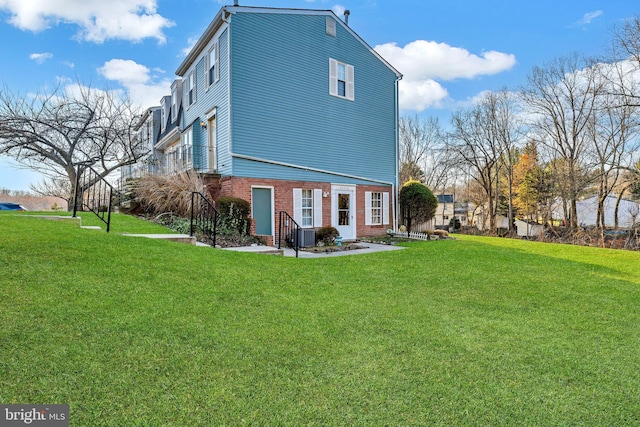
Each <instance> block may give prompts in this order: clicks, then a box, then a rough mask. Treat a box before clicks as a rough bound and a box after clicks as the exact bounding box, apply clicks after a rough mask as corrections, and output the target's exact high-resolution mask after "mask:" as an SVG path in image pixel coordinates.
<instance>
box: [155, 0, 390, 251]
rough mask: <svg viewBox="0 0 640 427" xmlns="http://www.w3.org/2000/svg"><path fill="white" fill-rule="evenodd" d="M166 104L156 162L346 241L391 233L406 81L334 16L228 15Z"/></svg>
mask: <svg viewBox="0 0 640 427" xmlns="http://www.w3.org/2000/svg"><path fill="white" fill-rule="evenodd" d="M176 75H177V76H178V78H177V79H176V81H175V82H174V83H173V85H172V87H171V95H169V96H166V97H164V98H163V99H162V100H161V106H160V113H159V114H160V116H161V119H160V121H161V126H160V131H159V134H158V137H157V142H156V145H155V150H156V151H155V156H156V158H157V159H158V161H159V163H160V165H161V169H162V170H163V171H164V173H172V172H177V171H184V170H193V171H195V172H197V173H199V174H201V175H202V176H203V177H204V178H205V182H206V184H207V187H208V191H209V193H210V194H211V196H212V197H213V198H214V199H215V198H217V197H220V196H233V197H240V198H243V199H245V200H248V201H250V203H251V207H252V216H253V218H254V229H253V232H254V233H255V234H256V235H263V236H266V237H267V239H268V238H269V236H271V237H273V236H274V234H275V226H276V224H275V222H276V214H277V212H279V211H286V212H288V213H289V214H290V215H291V216H292V217H293V218H294V219H295V220H296V222H298V224H300V225H301V226H302V227H305V228H316V229H317V228H319V227H323V226H334V227H336V228H337V229H338V231H339V232H340V235H341V236H342V237H343V239H345V240H349V239H355V238H357V237H361V236H371V235H380V234H384V233H385V232H386V230H387V229H389V228H394V227H395V223H396V221H395V217H396V212H397V209H396V203H397V202H396V199H397V198H396V193H397V188H398V131H397V122H398V81H399V80H400V79H401V77H402V76H401V74H400V73H399V72H398V71H397V70H395V69H394V68H393V67H392V66H391V65H389V63H387V62H386V61H385V60H384V59H383V58H382V57H381V56H380V55H378V54H377V53H376V52H375V51H374V50H373V49H372V48H371V47H370V46H369V45H368V44H367V43H366V42H365V41H364V40H362V39H361V38H360V37H359V36H358V35H357V34H356V33H355V32H354V31H353V30H352V29H351V28H350V27H349V26H348V25H347V23H346V22H344V21H343V20H342V19H340V18H338V17H337V16H336V15H335V14H334V13H333V12H332V11H329V10H306V9H305V10H303V9H275V8H273V9H272V8H258V7H246V6H225V7H223V8H222V9H220V11H219V12H218V14H217V15H216V16H215V18H214V19H213V21H212V22H211V24H210V25H209V27H208V28H207V29H206V31H205V32H204V34H203V35H202V36H201V37H200V39H199V40H198V42H197V43H196V44H195V46H194V47H193V49H192V50H191V52H190V53H189V54H188V55H187V57H186V58H185V59H184V61H183V62H182V64H180V66H179V67H178V69H177V71H176Z"/></svg>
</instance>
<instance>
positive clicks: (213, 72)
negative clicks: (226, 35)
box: [205, 42, 220, 87]
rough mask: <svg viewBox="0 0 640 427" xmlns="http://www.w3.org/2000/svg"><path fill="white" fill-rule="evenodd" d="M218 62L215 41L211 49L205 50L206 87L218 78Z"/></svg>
mask: <svg viewBox="0 0 640 427" xmlns="http://www.w3.org/2000/svg"><path fill="white" fill-rule="evenodd" d="M218 62H219V61H218V42H216V43H215V44H214V45H213V47H212V48H211V50H210V51H209V52H207V56H206V57H205V73H206V76H205V78H206V85H207V87H209V86H211V85H212V84H214V83H215V82H217V81H218V79H219V78H220V72H219V67H218Z"/></svg>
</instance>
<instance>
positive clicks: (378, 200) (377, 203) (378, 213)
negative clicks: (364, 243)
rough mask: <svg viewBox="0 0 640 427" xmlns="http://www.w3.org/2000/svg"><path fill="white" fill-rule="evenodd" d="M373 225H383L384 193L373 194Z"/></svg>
mask: <svg viewBox="0 0 640 427" xmlns="http://www.w3.org/2000/svg"><path fill="white" fill-rule="evenodd" d="M371 224H374V225H380V224H382V193H377V192H376V193H371Z"/></svg>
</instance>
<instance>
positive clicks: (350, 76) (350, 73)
mask: <svg viewBox="0 0 640 427" xmlns="http://www.w3.org/2000/svg"><path fill="white" fill-rule="evenodd" d="M346 69H347V76H346V77H347V82H346V83H347V99H348V100H350V101H353V100H354V99H355V97H354V95H355V93H354V92H355V88H354V70H353V65H347V66H346Z"/></svg>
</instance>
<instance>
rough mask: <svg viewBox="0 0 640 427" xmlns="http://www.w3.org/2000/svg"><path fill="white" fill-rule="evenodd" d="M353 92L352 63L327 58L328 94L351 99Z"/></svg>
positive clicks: (352, 98)
mask: <svg viewBox="0 0 640 427" xmlns="http://www.w3.org/2000/svg"><path fill="white" fill-rule="evenodd" d="M354 92H355V91H354V69H353V65H349V64H345V63H344V62H339V61H336V60H335V59H329V94H331V95H333V96H337V97H340V98H345V99H348V100H350V101H353V100H354V99H355V97H354Z"/></svg>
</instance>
